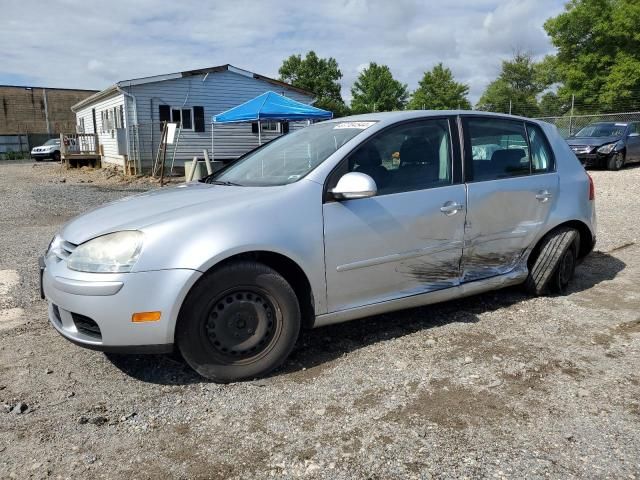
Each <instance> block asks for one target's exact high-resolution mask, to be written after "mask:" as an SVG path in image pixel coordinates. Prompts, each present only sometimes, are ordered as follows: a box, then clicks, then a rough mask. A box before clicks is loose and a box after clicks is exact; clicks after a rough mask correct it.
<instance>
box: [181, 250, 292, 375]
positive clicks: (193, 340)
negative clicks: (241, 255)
mask: <svg viewBox="0 0 640 480" xmlns="http://www.w3.org/2000/svg"><path fill="white" fill-rule="evenodd" d="M300 323H301V318H300V306H299V304H298V298H297V297H296V294H295V292H294V291H293V288H291V285H290V284H289V282H287V280H286V279H285V278H284V277H283V276H282V275H280V274H279V273H278V272H276V271H275V270H273V269H272V268H270V267H268V266H267V265H264V264H261V263H258V262H254V261H250V260H239V261H237V262H233V263H231V262H229V263H227V264H225V265H222V266H220V267H218V268H216V269H215V270H212V271H210V272H208V273H207V274H206V275H204V276H203V277H202V278H201V279H200V280H199V281H198V282H197V283H196V284H195V285H194V286H193V288H192V289H191V291H190V292H189V295H188V296H187V298H186V299H185V301H184V304H183V307H182V309H181V312H180V317H179V319H178V324H177V325H176V339H175V341H176V344H177V346H178V348H179V349H180V353H181V354H182V356H183V358H184V359H185V360H186V361H187V363H188V364H189V365H190V366H191V367H192V368H193V369H194V370H195V371H197V372H198V373H199V374H200V375H202V376H203V377H206V378H209V379H211V380H214V381H216V382H232V381H238V380H243V379H248V378H256V377H259V376H262V375H265V374H267V373H269V372H270V371H271V370H273V369H274V368H277V367H278V366H280V365H281V364H282V362H284V360H285V359H286V358H287V356H288V355H289V354H290V353H291V351H292V350H293V347H294V345H295V343H296V340H297V339H298V333H299V332H300Z"/></svg>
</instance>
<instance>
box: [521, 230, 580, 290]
mask: <svg viewBox="0 0 640 480" xmlns="http://www.w3.org/2000/svg"><path fill="white" fill-rule="evenodd" d="M579 248H580V234H579V233H578V231H577V230H576V229H574V228H570V227H562V228H559V229H557V230H554V231H552V232H550V233H548V234H547V235H546V236H545V237H544V238H543V239H542V241H541V242H540V249H539V252H538V255H537V257H536V258H535V260H534V261H533V262H532V264H531V265H530V267H529V276H528V277H527V280H526V282H525V287H526V289H527V291H528V292H529V293H531V294H532V295H544V294H546V293H563V292H565V291H566V289H567V286H568V285H569V282H570V281H571V279H572V278H573V274H574V272H575V268H576V259H577V256H578V251H579Z"/></svg>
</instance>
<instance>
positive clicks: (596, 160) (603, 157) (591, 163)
mask: <svg viewBox="0 0 640 480" xmlns="http://www.w3.org/2000/svg"><path fill="white" fill-rule="evenodd" d="M615 154H616V152H612V153H609V154H603V153H581V154H576V157H578V160H580V163H582V165H584V166H585V167H596V168H599V167H604V166H606V165H607V161H608V160H609V158H611V157H612V156H613V155H615Z"/></svg>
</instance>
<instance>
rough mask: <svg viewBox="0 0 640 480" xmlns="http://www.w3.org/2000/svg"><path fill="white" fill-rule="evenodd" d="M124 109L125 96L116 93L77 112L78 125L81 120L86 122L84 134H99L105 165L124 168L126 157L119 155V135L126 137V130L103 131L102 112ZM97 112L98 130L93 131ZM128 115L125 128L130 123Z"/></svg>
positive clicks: (125, 119)
mask: <svg viewBox="0 0 640 480" xmlns="http://www.w3.org/2000/svg"><path fill="white" fill-rule="evenodd" d="M121 105H122V108H124V95H122V94H121V93H115V94H113V95H111V96H109V97H107V98H104V99H102V100H100V101H98V102H95V103H92V104H90V105H88V106H86V107H84V108H82V109H80V110H78V111H77V112H76V124H77V125H79V124H80V123H81V122H80V119H82V120H83V121H84V133H97V134H98V143H99V145H101V146H102V152H103V156H102V161H103V163H110V164H116V165H119V166H124V156H123V155H120V154H119V153H118V135H126V132H125V129H124V128H123V129H115V128H114V129H112V130H109V131H106V132H103V131H102V115H101V112H103V111H105V110H107V111H113V108H114V107H116V108H117V107H120V106H121ZM93 109H95V111H96V130H97V132H95V131H94V129H93V115H92V110H93ZM127 117H128V115H125V116H124V123H125V124H124V127H125V128H126V127H127V125H129V123H127V121H128V118H127Z"/></svg>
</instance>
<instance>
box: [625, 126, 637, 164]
mask: <svg viewBox="0 0 640 480" xmlns="http://www.w3.org/2000/svg"><path fill="white" fill-rule="evenodd" d="M626 135H627V157H626V161H627V162H640V123H638V122H633V123H631V124H630V125H629V127H628V130H627V133H626Z"/></svg>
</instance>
